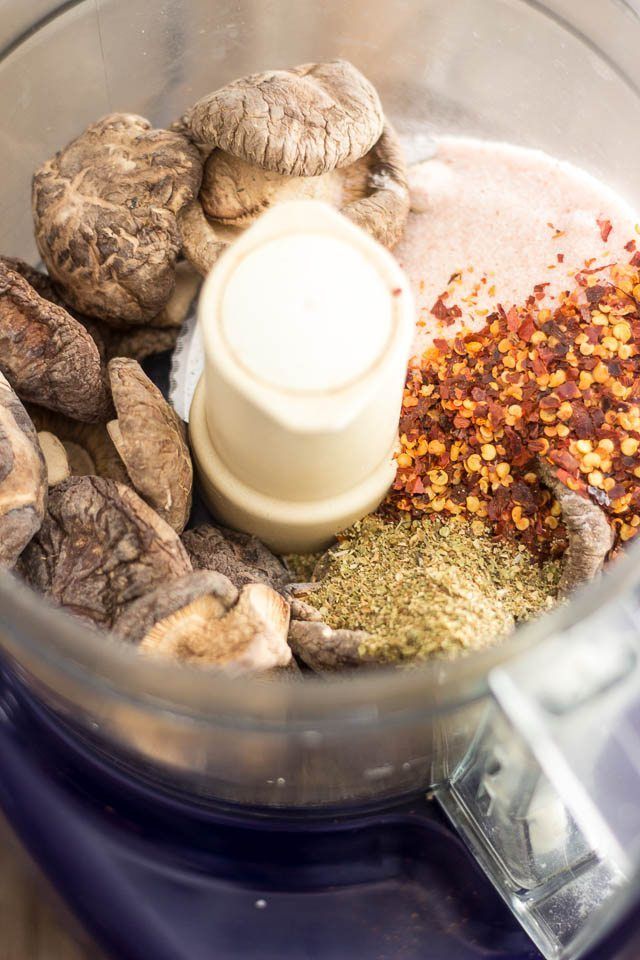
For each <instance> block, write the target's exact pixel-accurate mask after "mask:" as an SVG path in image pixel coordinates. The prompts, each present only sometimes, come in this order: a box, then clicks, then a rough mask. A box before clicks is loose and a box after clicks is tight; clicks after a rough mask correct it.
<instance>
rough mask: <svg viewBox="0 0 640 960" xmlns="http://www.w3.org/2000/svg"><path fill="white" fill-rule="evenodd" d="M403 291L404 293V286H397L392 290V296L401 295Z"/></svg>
mask: <svg viewBox="0 0 640 960" xmlns="http://www.w3.org/2000/svg"><path fill="white" fill-rule="evenodd" d="M401 293H402V288H401V287H395V288H394V289H393V290H392V291H391V296H392V297H399V296H400V294H401Z"/></svg>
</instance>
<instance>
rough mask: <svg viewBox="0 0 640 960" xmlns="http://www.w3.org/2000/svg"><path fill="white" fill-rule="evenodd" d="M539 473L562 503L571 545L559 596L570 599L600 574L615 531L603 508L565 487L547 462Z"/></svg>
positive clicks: (559, 585)
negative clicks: (581, 586)
mask: <svg viewBox="0 0 640 960" xmlns="http://www.w3.org/2000/svg"><path fill="white" fill-rule="evenodd" d="M538 471H539V474H540V477H541V479H542V481H543V482H544V483H545V484H546V485H547V486H548V487H549V489H550V490H551V492H552V494H553V495H554V497H555V498H556V500H557V501H558V503H559V504H560V509H561V511H562V519H563V521H564V524H565V526H566V528H567V534H568V538H569V545H568V547H567V549H566V551H565V554H564V557H563V568H562V574H561V577H560V582H559V584H558V596H560V597H566V596H568V595H569V594H570V593H571V592H572V591H573V590H575V589H576V587H578V586H580V584H583V583H586V582H588V581H589V580H592V579H593V578H594V577H595V576H596V575H597V574H598V573H600V571H601V570H602V568H603V567H604V563H605V560H606V558H607V554H608V553H609V551H610V550H611V548H612V547H613V541H614V536H613V530H612V529H611V526H610V524H609V521H608V520H607V517H606V515H605V514H604V512H603V511H602V510H601V509H600V507H599V506H598V505H597V504H595V503H594V502H593V500H591V499H590V498H589V497H586V496H582V495H581V494H579V493H577V492H576V491H574V490H569V488H568V487H565V485H564V484H563V483H562V481H561V480H559V479H558V476H557V473H556V469H555V468H554V467H553V466H551V464H549V463H548V462H547V461H546V460H540V461H539V462H538Z"/></svg>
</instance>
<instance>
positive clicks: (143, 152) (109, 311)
mask: <svg viewBox="0 0 640 960" xmlns="http://www.w3.org/2000/svg"><path fill="white" fill-rule="evenodd" d="M201 177H202V161H201V158H200V154H199V152H198V150H197V149H196V148H195V147H194V146H193V144H191V143H189V141H188V140H187V139H186V137H183V136H181V135H180V134H179V133H174V132H171V131H169V130H154V129H152V127H151V124H150V123H149V121H148V120H145V119H144V118H143V117H139V116H135V115H134V114H127V113H114V114H110V115H109V116H106V117H103V118H102V119H101V120H99V121H97V122H96V123H93V124H91V125H90V126H89V127H87V129H86V130H85V131H84V132H83V133H82V134H81V135H80V136H79V137H77V138H76V139H75V140H73V141H72V142H71V143H69V144H68V145H67V146H66V147H65V148H64V149H63V150H60V151H59V152H58V153H56V154H55V156H53V157H52V158H51V159H50V160H48V161H47V162H46V163H44V164H43V165H42V166H41V167H39V169H38V170H36V173H35V175H34V178H33V215H34V221H35V230H36V241H37V243H38V248H39V250H40V253H41V255H42V258H43V260H44V262H45V264H46V266H47V270H48V271H49V274H50V276H51V277H52V279H53V281H54V282H55V284H56V286H57V287H58V288H59V289H60V290H61V291H62V293H63V294H64V298H65V300H66V301H67V302H68V303H70V304H71V306H72V307H74V308H75V309H76V310H80V311H82V312H83V313H87V314H89V315H90V316H92V317H98V318H100V319H101V320H104V321H105V322H106V323H109V324H114V325H115V326H122V325H123V321H124V322H125V323H137V324H147V323H153V319H154V318H155V317H157V315H158V314H159V313H160V311H161V310H162V309H163V308H164V306H165V305H166V303H167V301H168V300H169V298H170V297H171V294H172V292H173V288H174V278H175V266H176V260H177V256H178V253H179V249H180V236H179V233H178V229H177V223H176V217H177V215H178V214H179V213H180V210H181V209H182V207H184V205H185V204H187V203H189V202H190V201H191V200H193V199H194V197H195V196H196V194H197V192H198V189H199V187H200V180H201Z"/></svg>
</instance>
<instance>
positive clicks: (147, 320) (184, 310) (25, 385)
mask: <svg viewBox="0 0 640 960" xmlns="http://www.w3.org/2000/svg"><path fill="white" fill-rule="evenodd" d="M301 198H313V199H322V200H324V201H325V202H328V203H330V204H332V205H334V206H335V207H336V208H337V209H339V210H341V211H342V213H343V214H344V215H345V216H347V217H348V218H350V219H351V220H352V221H353V222H354V223H356V224H357V225H358V226H359V227H361V228H362V229H364V230H366V231H368V232H369V233H370V234H371V235H372V236H373V237H375V238H376V239H377V240H378V241H380V242H381V243H383V244H384V245H386V246H387V247H389V248H392V247H393V246H394V245H395V243H396V242H397V241H398V240H399V239H400V237H401V235H402V232H403V228H404V225H405V222H406V219H407V216H408V212H409V191H408V187H407V172H406V167H405V163H404V159H403V156H402V151H401V148H400V145H399V142H398V139H397V137H396V134H395V132H394V130H393V128H392V127H391V125H390V123H389V122H388V120H387V119H386V118H385V115H384V112H383V109H382V105H381V103H380V99H379V97H378V94H377V92H376V90H375V89H374V87H373V86H372V85H371V83H370V82H369V81H368V80H367V79H366V78H365V77H364V76H363V75H362V74H361V73H360V72H359V71H358V70H357V69H356V68H355V67H354V66H352V65H351V64H349V63H346V62H344V61H333V62H329V63H312V64H303V65H301V66H297V67H292V68H291V69H284V70H269V71H265V72H263V73H256V74H252V75H250V76H247V77H244V78H242V79H239V80H235V81H233V82H232V83H229V84H227V85H226V86H223V87H222V88H220V89H218V90H216V91H214V92H213V93H211V94H209V95H207V96H205V97H203V98H202V99H200V100H199V101H198V102H197V103H196V104H195V105H194V106H192V107H191V109H189V110H188V111H187V112H186V113H185V114H184V116H183V117H182V118H181V119H180V120H179V121H177V122H176V123H174V124H173V126H172V128H171V129H168V130H167V129H154V128H153V127H152V125H151V123H150V122H149V121H148V120H146V119H144V118H143V117H139V116H136V115H133V114H126V113H114V114H111V115H109V116H106V117H104V118H102V119H101V120H98V121H97V122H95V123H93V124H91V125H90V126H89V127H87V129H86V130H84V132H82V133H81V134H80V135H79V136H78V137H77V138H76V139H75V140H73V141H72V142H71V143H69V144H68V145H67V146H66V147H64V148H63V149H61V150H60V151H59V152H58V153H56V154H55V156H53V157H51V158H50V159H48V160H47V161H46V162H44V163H43V164H42V165H41V166H40V167H39V168H38V169H37V170H36V172H35V174H34V177H33V193H32V199H33V218H34V226H35V238H36V242H37V246H38V249H39V251H40V255H41V257H42V261H43V263H44V266H45V268H46V272H42V271H40V270H38V269H35V268H34V267H33V266H31V265H30V264H27V263H25V262H24V261H22V260H19V259H17V258H15V257H11V256H5V257H0V421H1V422H0V567H2V568H4V569H5V570H6V571H13V572H14V573H15V574H16V575H18V576H19V577H21V578H22V579H23V580H24V581H26V583H27V584H29V585H30V586H31V587H32V588H34V589H35V590H37V591H38V592H39V593H40V594H41V595H42V596H43V597H45V598H46V599H47V600H48V601H49V602H50V603H52V604H54V605H56V606H57V607H59V608H61V609H62V610H63V611H65V612H67V613H68V614H71V615H73V616H75V617H77V618H80V619H81V620H82V621H83V622H84V623H85V624H87V625H88V626H89V627H90V628H91V629H93V630H100V631H106V632H109V633H110V634H112V635H113V636H115V637H116V638H118V639H119V640H120V641H122V642H126V643H128V644H131V645H135V646H136V647H137V648H138V649H139V650H140V651H141V652H142V653H145V654H147V655H155V656H161V657H165V658H170V659H173V660H176V661H182V662H188V663H193V664H198V665H202V666H210V667H213V666H215V667H224V668H227V669H232V670H235V671H241V672H246V671H253V672H260V673H262V672H265V671H266V672H269V671H276V670H281V669H283V668H288V669H291V665H292V664H295V663H296V662H297V660H296V659H292V651H293V653H294V654H295V655H296V657H297V658H298V660H299V661H300V662H302V663H304V664H306V666H307V667H310V668H311V669H313V670H316V671H319V672H324V671H325V670H330V669H336V668H339V667H354V666H360V665H362V664H365V663H369V660H367V659H366V658H363V654H362V644H361V641H362V638H363V634H362V633H360V632H358V631H350V630H332V629H331V628H329V627H328V626H327V625H326V624H325V623H323V621H322V618H321V615H320V614H319V613H318V611H317V610H315V609H314V608H313V607H312V606H311V605H310V604H309V603H308V602H307V600H308V599H311V598H312V597H311V594H312V591H313V589H314V587H313V585H310V584H296V583H294V582H293V579H294V578H293V576H292V574H291V572H290V570H289V569H288V567H287V565H286V564H285V563H284V562H283V561H282V560H281V559H279V558H278V557H276V556H275V555H274V554H273V553H271V551H270V550H268V549H267V547H265V546H264V545H263V544H262V543H260V542H259V541H257V540H256V539H255V538H254V537H251V536H248V535H246V534H242V533H237V532H234V531H230V530H225V529H223V528H221V527H218V526H216V525H215V524H213V523H209V524H205V525H202V526H199V527H196V528H194V529H189V523H190V517H191V512H192V511H191V504H192V488H193V482H194V478H193V468H192V462H191V456H190V452H189V447H188V442H187V435H186V430H185V425H184V424H183V423H182V421H181V420H180V419H179V417H178V416H177V414H176V413H175V411H174V410H173V408H172V407H171V406H170V405H169V403H168V402H167V401H166V400H165V398H164V396H163V394H162V393H161V392H160V390H159V389H158V388H157V387H156V386H155V385H154V383H153V382H152V381H151V380H150V379H149V377H148V376H147V375H146V373H145V371H144V370H143V368H142V366H141V361H143V360H144V359H145V358H147V357H149V356H151V355H153V354H155V353H160V352H163V351H166V350H169V349H172V348H173V347H174V346H175V343H176V340H177V337H178V334H179V331H180V328H181V326H182V324H183V321H184V319H185V317H186V316H187V314H188V312H189V310H190V307H191V305H192V303H193V301H194V298H195V297H196V296H197V293H198V289H199V286H200V283H201V277H202V275H206V274H207V273H208V271H209V270H210V269H211V267H212V265H213V264H214V263H215V261H216V259H217V257H218V256H219V255H220V254H221V252H222V251H223V250H224V249H225V247H226V246H228V245H229V244H230V243H232V242H233V241H234V239H235V238H236V237H237V236H238V235H239V234H240V233H241V232H242V231H243V230H244V229H245V228H246V227H247V226H248V225H249V224H250V223H252V222H253V221H254V220H255V219H256V218H257V217H258V216H259V215H260V214H261V213H262V212H263V211H264V210H266V209H267V208H269V207H270V206H272V205H273V204H276V203H281V202H283V201H286V200H291V199H301ZM545 479H546V481H547V482H549V483H553V482H554V481H553V477H547V478H545ZM572 506H573V505H572V503H567V510H568V513H569V514H571V511H572ZM594 509H595V508H594ZM574 513H575V518H574V519H575V523H574V525H573V526H574V528H575V530H576V534H575V535H576V537H578V538H581V543H584V542H587V541H588V540H589V538H590V537H591V536H592V534H593V533H594V531H596V532H599V534H600V533H601V531H600V526H601V525H600V518H599V516H598V515H593V516H591V517H590V518H589V522H588V523H587V525H586V526H585V524H584V523H582V514H580V511H574ZM578 514H580V515H578ZM578 528H580V529H578ZM578 552H579V554H580V557H581V558H582V563H583V569H581V570H578V571H577V573H576V571H575V570H574V574H575V575H576V576H578V577H582V578H584V577H588V576H590V575H592V573H593V572H594V570H595V569H597V568H598V566H599V565H600V563H601V559H602V558H601V557H600V555H599V554H598V555H596V554H597V551H595V552H594V551H591V552H589V551H587V553H586V554H585V551H584V550H582V548H581V549H580V551H578ZM585 557H586V559H585ZM574 567H575V563H574Z"/></svg>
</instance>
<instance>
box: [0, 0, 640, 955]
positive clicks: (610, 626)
mask: <svg viewBox="0 0 640 960" xmlns="http://www.w3.org/2000/svg"><path fill="white" fill-rule="evenodd" d="M639 43H640V5H639V4H638V3H637V2H636V0H581V2H579V3H578V2H577V0H447V2H443V0H396V2H394V3H393V4H389V3H383V2H381V0H368V2H367V3H366V4H365V3H362V2H361V0H353V2H351V3H344V2H341V0H325V2H323V3H322V4H318V3H311V2H308V0H260V2H257V0H217V2H216V3H211V2H210V0H167V2H160V0H157V2H149V0H127V2H126V3H123V2H121V0H67V2H65V3H56V2H51V0H31V2H28V3H25V2H18V0H15V2H13V0H4V3H3V4H2V17H1V18H0V51H1V53H0V105H1V113H2V117H3V123H2V125H1V130H0V137H1V139H2V158H3V164H2V172H3V180H2V187H1V190H0V197H1V201H0V204H1V210H2V217H1V218H0V235H1V240H2V243H1V246H0V249H2V251H3V252H7V253H9V254H11V255H18V256H21V257H24V258H25V259H28V260H30V261H32V262H33V263H36V262H37V259H38V258H37V253H36V250H35V244H34V240H33V227H32V220H31V214H30V202H29V196H30V179H31V174H32V171H33V170H34V169H35V168H36V167H37V165H38V164H39V163H41V162H42V161H43V160H44V159H45V158H46V157H48V156H49V155H51V154H52V153H53V152H55V151H56V150H57V149H59V148H60V146H61V145H63V144H64V143H66V142H67V141H68V140H70V139H71V138H72V137H73V136H75V135H76V134H77V133H78V132H79V131H80V130H81V129H82V128H83V127H84V126H85V125H86V124H87V123H89V122H91V121H93V120H94V119H95V118H97V117H99V116H101V115H103V114H105V113H107V112H110V111H113V110H126V111H135V112H137V113H140V114H142V115H144V116H146V117H148V118H149V119H150V120H151V121H152V123H153V124H154V125H160V126H161V125H163V124H164V125H166V124H168V123H170V122H171V121H172V120H174V119H175V118H176V117H178V116H180V115H181V113H182V112H183V111H184V109H185V107H186V106H187V105H189V104H191V103H193V102H194V101H195V100H196V99H197V98H198V97H200V96H201V95H203V94H204V93H206V92H208V91H209V90H212V89H214V88H216V87H217V86H219V85H221V84H223V83H225V82H227V81H228V80H230V79H231V78H233V77H236V76H240V75H242V74H246V73H250V72H252V71H256V70H262V69H265V68H268V67H275V66H286V65H289V64H293V63H301V62H305V61H312V60H321V59H331V58H336V57H342V58H345V59H348V60H350V61H352V62H353V63H354V64H356V66H357V67H358V68H359V69H360V70H362V72H363V73H364V74H365V75H366V76H367V77H369V78H370V79H371V81H372V82H373V83H374V84H375V86H376V87H377V89H378V91H379V92H380V95H381V98H382V101H383V103H384V106H385V110H386V112H387V114H388V115H389V116H390V118H391V119H392V121H393V123H394V124H395V126H396V128H397V129H398V132H399V133H400V135H401V136H402V138H403V142H404V144H405V147H406V152H407V155H408V159H409V161H410V162H416V161H418V160H421V159H424V158H426V157H428V156H429V155H430V153H431V151H432V140H431V137H432V136H433V135H434V134H437V133H464V134H465V135H470V136H478V137H485V138H490V139H497V140H507V141H510V142H512V143H516V144H522V145H525V146H533V147H538V148H541V149H543V150H546V151H547V152H548V153H550V154H552V155H554V156H557V157H559V158H562V159H566V160H569V161H573V162H575V163H576V164H578V165H579V166H581V167H582V168H584V169H586V170H588V171H589V172H591V173H593V174H595V175H596V176H599V177H600V178H602V179H603V180H604V181H605V182H607V183H608V184H609V185H611V186H612V187H614V188H615V189H617V190H618V191H619V192H620V193H621V194H622V195H623V196H624V197H625V198H626V199H627V200H628V201H629V202H630V203H632V204H634V205H635V206H636V207H637V208H640V172H639V165H638V158H639V157H640V124H638V123H636V122H635V121H636V119H637V118H638V117H639V116H640V59H639V58H638V46H639ZM524 255H526V251H523V256H524ZM147 370H148V372H150V373H151V374H152V375H153V376H154V378H155V380H156V382H158V383H159V385H161V386H162V387H163V388H164V389H165V391H166V389H167V386H168V383H167V379H168V358H166V357H164V358H162V357H160V358H158V359H157V360H154V361H153V362H152V363H151V364H148V365H147ZM204 509H205V508H204V507H203V506H202V505H201V504H196V508H195V512H196V516H198V515H200V516H202V515H203V511H204ZM639 560H640V553H639V552H638V549H637V548H635V547H631V548H630V549H629V550H628V551H627V553H626V554H625V555H624V556H623V557H622V558H621V559H619V560H617V561H616V562H615V564H613V565H612V566H611V568H610V569H609V570H608V572H607V573H606V574H605V576H604V577H603V578H602V579H601V580H600V581H599V582H597V583H596V584H594V585H592V586H591V587H590V588H589V589H588V590H585V591H583V592H582V593H580V594H578V595H577V596H576V597H575V598H574V599H573V600H572V601H571V603H569V604H565V605H562V606H560V607H559V608H558V609H556V610H555V611H554V612H553V613H552V614H550V615H548V616H546V617H545V618H543V619H542V620H540V621H538V622H535V623H533V624H531V625H528V626H526V627H522V628H520V629H519V630H518V632H517V633H516V635H515V636H514V637H513V638H512V639H511V640H509V641H508V642H507V643H505V644H503V645H501V646H498V647H496V648H494V649H491V650H488V651H486V652H484V653H482V654H475V655H473V656H470V657H468V658H464V659H460V660H458V661H452V662H447V661H434V662H431V663H428V664H425V665H424V666H421V667H420V668H418V669H414V670H410V671H408V670H403V671H391V670H376V671H375V672H368V671H363V672H361V673H359V674H358V675H357V676H356V675H353V676H344V675H341V676H339V677H336V678H335V679H320V678H318V679H309V680H305V682H304V683H302V682H296V681H295V680H291V679H289V678H286V677H280V678H275V679H269V680H267V679H259V678H252V679H249V678H236V679H232V678H229V677H225V676H222V675H219V674H216V673H214V672H208V671H197V670H195V669H192V668H188V667H177V666H175V665H169V664H163V663H160V662H155V661H151V660H143V659H142V658H140V657H139V656H137V655H136V654H135V651H132V650H131V649H130V648H128V647H126V646H124V645H119V644H117V643H116V642H115V641H112V640H110V639H108V638H105V637H100V636H98V635H96V634H94V633H91V632H89V631H88V630H86V629H85V628H84V627H82V626H81V625H80V624H78V623H75V622H74V621H72V620H71V619H69V618H68V617H66V616H64V615H63V614H62V613H60V612H58V611H56V610H53V609H51V608H49V607H47V606H46V605H45V604H44V603H43V602H42V601H41V600H39V599H38V598H37V597H36V596H35V595H33V594H32V593H31V592H30V591H29V590H28V589H27V588H26V587H23V586H22V585H21V584H19V583H18V582H16V581H15V580H14V579H12V578H10V577H9V576H8V575H5V576H3V577H2V579H1V580H0V651H1V654H2V660H1V665H0V806H1V807H2V809H3V811H4V812H5V814H6V816H7V817H8V819H9V821H10V823H11V824H12V826H13V828H14V829H15V831H16V833H17V834H18V836H19V837H20V838H21V840H22V841H23V843H24V845H25V846H26V848H27V850H28V851H29V852H30V853H31V855H32V856H33V858H34V859H35V860H36V861H37V863H38V864H39V865H40V866H41V868H42V869H43V870H44V872H45V874H46V875H47V876H48V877H49V879H50V880H51V881H52V882H53V883H54V884H55V886H56V888H57V889H58V891H59V892H60V894H61V895H62V897H63V898H64V899H65V901H66V902H67V903H68V904H69V906H70V907H71V908H72V910H73V911H74V912H75V914H76V915H77V917H78V918H79V919H80V921H81V922H82V923H83V924H84V925H85V927H86V928H87V930H88V931H89V932H90V933H91V934H92V935H93V936H94V937H95V938H96V939H97V941H98V942H99V943H100V944H101V946H102V947H103V948H104V949H105V950H107V952H110V953H111V954H112V955H113V956H114V957H118V958H125V960H140V958H142V957H145V958H146V957H148V956H153V957H155V958H156V960H165V958H166V960H169V958H171V960H205V958H211V957H214V956H215V957H220V958H223V960H236V958H237V960H244V958H247V957H257V956H259V957H264V958H270V957H273V958H276V957H277V958H283V957H291V958H295V960H300V958H318V960H327V958H331V960H343V958H345V960H346V958H363V960H365V958H366V960H370V958H371V960H373V958H385V960H387V958H388V960H399V958H403V960H410V958H418V957H421V958H424V957H430V958H433V960H478V958H481V957H484V958H486V957H496V958H497V957H501V958H505V960H507V958H508V960H534V958H537V957H540V956H541V955H542V956H544V957H545V958H548V960H551V958H553V960H556V958H557V960H574V958H577V957H580V956H589V957H591V958H593V960H595V958H600V960H625V958H632V957H635V956H637V954H638V950H639V949H640V919H638V917H640V915H636V914H635V913H634V911H635V910H636V908H637V900H638V896H639V891H640V877H639V868H640V802H639V800H638V797H639V796H640V759H639V758H640V747H639V746H638V744H639V742H640V741H639V739H638V733H639V730H638V725H639V720H638V717H639V710H640V667H639V666H638V651H639V648H640V621H639V619H638V618H639V615H640V592H639V579H638V572H637V569H638V561H639Z"/></svg>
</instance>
